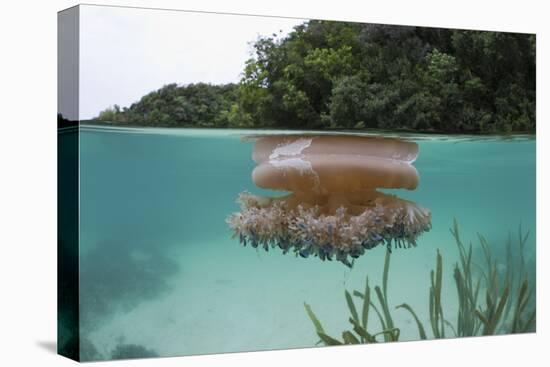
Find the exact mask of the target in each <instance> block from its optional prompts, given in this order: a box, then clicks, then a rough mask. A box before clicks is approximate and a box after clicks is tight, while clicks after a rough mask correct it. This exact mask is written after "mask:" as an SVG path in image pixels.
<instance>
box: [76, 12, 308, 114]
mask: <svg viewBox="0 0 550 367" xmlns="http://www.w3.org/2000/svg"><path fill="white" fill-rule="evenodd" d="M303 21H304V20H299V19H285V18H272V17H256V16H241V15H225V14H208V13H190V12H181V11H163V10H150V9H132V8H116V7H101V6H81V13H80V118H81V119H88V118H92V117H95V116H97V115H98V113H99V111H101V110H103V109H105V108H107V107H109V106H111V105H114V104H118V105H120V106H129V105H130V104H131V103H133V102H136V101H137V100H139V99H140V98H141V97H142V96H143V95H145V94H147V93H148V92H151V91H153V90H156V89H159V88H161V87H162V86H163V85H165V84H169V83H178V84H188V83H196V82H207V83H213V84H221V83H229V82H237V81H239V79H240V73H241V72H242V70H243V67H244V63H245V61H246V60H247V59H248V58H249V57H250V53H251V51H252V45H251V44H250V42H252V41H255V40H256V39H257V38H258V36H259V35H271V34H272V33H279V30H282V31H283V32H282V35H283V36H284V35H286V34H288V32H290V31H291V30H292V28H293V27H294V26H295V25H297V24H300V23H302V22H303Z"/></svg>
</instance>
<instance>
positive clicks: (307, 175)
mask: <svg viewBox="0 0 550 367" xmlns="http://www.w3.org/2000/svg"><path fill="white" fill-rule="evenodd" d="M417 155H418V145H417V144H416V143H414V142H407V141H402V140H398V139H390V138H378V137H366V136H346V135H338V136H332V135H320V136H308V135H298V136H288V135H287V136H279V135H272V136H265V137H259V138H258V139H257V140H256V143H255V147H254V152H253V155H252V158H253V160H254V161H255V162H256V163H257V167H256V168H255V169H254V171H253V173H252V180H253V182H254V184H255V185H256V186H258V187H260V188H265V189H271V190H279V191H285V192H289V194H287V195H285V196H281V197H273V198H269V197H259V196H255V195H252V194H250V193H247V192H245V193H242V194H241V195H240V196H239V199H238V202H239V203H240V205H241V211H240V212H238V213H234V214H232V215H231V216H230V217H229V218H228V220H227V221H228V224H229V225H230V227H231V228H232V229H233V231H234V233H235V235H236V236H238V237H239V239H240V241H241V242H242V243H243V244H244V245H247V244H250V245H252V246H253V247H258V246H261V247H263V248H265V249H266V250H268V249H269V248H270V247H279V248H281V249H282V250H283V252H285V253H286V252H288V251H293V252H295V253H296V254H297V255H300V256H302V257H308V256H318V257H319V258H321V260H332V259H333V258H335V259H336V260H338V261H341V262H343V263H344V264H346V265H348V266H351V264H352V262H350V258H357V257H359V256H361V255H362V254H363V253H364V252H365V250H368V249H371V248H374V247H376V246H378V245H383V244H385V245H386V246H388V248H391V243H394V244H395V245H396V246H398V247H403V246H405V247H411V246H415V245H416V239H417V237H418V236H419V235H420V234H422V233H423V232H425V231H428V230H429V229H430V228H431V213H430V211H429V210H428V209H426V208H423V207H421V206H420V205H418V204H416V203H414V202H412V201H408V200H404V199H401V198H398V197H397V196H395V195H390V194H385V193H382V192H380V191H377V189H383V188H384V189H407V190H414V189H415V188H416V187H417V186H418V182H419V176H418V172H417V171H416V169H415V168H414V166H413V165H412V163H413V162H414V161H415V159H416V157H417Z"/></svg>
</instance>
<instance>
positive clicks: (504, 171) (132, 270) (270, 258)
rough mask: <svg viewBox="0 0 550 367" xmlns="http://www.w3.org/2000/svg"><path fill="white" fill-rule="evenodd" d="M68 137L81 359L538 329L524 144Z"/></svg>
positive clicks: (530, 172) (366, 136)
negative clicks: (76, 184) (75, 206)
mask: <svg viewBox="0 0 550 367" xmlns="http://www.w3.org/2000/svg"><path fill="white" fill-rule="evenodd" d="M79 139H80V141H79V144H80V146H79V163H80V238H79V243H80V248H79V251H80V254H79V261H80V275H79V276H80V278H79V279H80V281H79V282H80V283H79V287H80V293H79V297H80V298H79V315H80V316H79V320H80V321H79V322H80V358H81V360H104V359H122V358H141V357H156V356H177V355H193V354H208V353H224V352H242V351H256V350H273V349H288V348H306V347H315V346H325V345H338V344H358V343H383V342H394V341H410V340H422V339H438V338H455V337H466V336H481V335H498V334H511V333H526V332H534V331H535V329H536V327H535V325H536V307H535V303H536V302H535V299H536V294H535V286H536V283H535V281H536V279H535V273H536V269H535V258H536V249H535V242H536V241H535V240H536V238H535V232H536V228H535V144H536V140H535V136H534V135H506V136H468V135H444V134H441V135H435V134H431V135H430V134H412V133H411V134H399V133H393V134H388V133H382V132H362V133H356V132H351V133H344V132H342V133H336V132H326V131H324V132H315V131H304V132H299V131H285V130H276V131H268V130H254V129H250V130H239V129H182V128H136V127H107V126H99V125H81V126H80V132H79Z"/></svg>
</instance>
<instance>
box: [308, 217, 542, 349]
mask: <svg viewBox="0 0 550 367" xmlns="http://www.w3.org/2000/svg"><path fill="white" fill-rule="evenodd" d="M451 233H452V235H453V238H454V240H455V243H456V245H457V248H458V251H459V254H460V257H459V261H458V262H457V263H456V264H455V266H454V279H455V286H456V290H457V293H458V309H457V315H456V318H454V317H451V318H445V317H444V312H443V304H444V302H443V299H442V294H443V293H442V288H443V275H442V274H443V260H442V256H441V254H440V253H439V250H438V251H437V254H436V267H435V270H432V271H431V273H430V283H431V285H430V287H429V292H428V293H429V294H428V304H429V310H428V315H429V318H430V319H429V323H430V327H431V328H430V329H431V331H432V336H433V339H441V338H445V337H462V336H478V335H500V334H514V333H526V332H534V331H535V327H536V325H535V322H536V304H535V301H534V292H535V287H534V285H533V284H530V283H529V281H528V278H529V274H527V272H526V271H525V266H524V265H525V264H524V263H523V262H524V260H523V259H524V254H523V252H524V249H525V243H526V241H527V239H528V236H529V233H527V234H525V235H524V234H523V233H522V231H521V226H520V229H519V231H518V238H519V240H518V244H519V246H518V247H519V259H520V260H519V262H520V264H514V263H513V262H512V261H511V260H512V259H513V258H516V257H517V254H513V250H512V245H511V242H512V240H511V237H510V239H509V241H508V246H507V251H508V253H507V260H506V266H504V272H503V273H499V272H498V268H499V266H498V265H499V264H498V262H497V259H496V258H494V257H493V256H492V254H491V251H490V245H489V243H488V242H487V240H486V239H485V238H484V237H483V236H481V235H480V236H479V241H480V247H481V248H482V250H483V257H484V259H483V260H484V261H485V262H486V268H485V269H483V270H482V271H481V273H480V274H478V275H477V276H474V273H473V272H472V264H473V260H472V245H471V244H470V246H469V247H468V248H466V247H465V246H464V245H463V243H462V241H461V239H460V236H459V232H458V224H457V222H456V220H455V221H454V223H453V228H451ZM514 255H516V256H514ZM390 257H391V256H390V252H389V251H387V252H386V259H385V262H384V273H383V285H382V287H380V286H375V287H374V292H372V289H371V287H370V285H369V279H368V277H367V281H366V286H365V289H364V291H362V292H360V291H353V293H350V292H348V291H345V298H346V303H347V306H348V309H349V312H350V317H349V322H350V324H351V329H350V330H345V331H344V332H343V333H342V338H341V339H338V338H335V337H332V336H329V335H328V334H327V332H326V331H325V329H324V328H323V326H322V324H321V322H320V321H319V319H318V317H317V316H316V315H315V313H314V312H313V309H312V307H311V306H310V305H308V304H307V303H304V306H305V310H306V313H307V315H308V316H309V318H310V320H311V321H312V323H313V325H314V327H315V332H316V334H317V336H318V337H319V339H320V340H319V342H318V343H323V344H324V345H342V344H360V343H377V342H381V341H385V342H388V341H398V340H399V336H400V328H399V327H397V326H395V325H394V322H393V318H392V313H391V312H390V310H391V309H392V308H391V307H390V304H389V301H388V295H387V287H388V273H389V265H390ZM518 267H519V271H517V268H518ZM518 273H519V274H518ZM512 274H516V275H519V277H517V278H514V277H513V276H512ZM499 284H500V285H499ZM482 289H483V290H484V292H485V295H484V297H483V296H480V291H481V290H482ZM352 294H353V296H352ZM353 297H356V298H357V299H359V301H360V302H361V304H360V307H361V308H360V309H359V310H361V313H359V312H358V307H357V306H356V305H355V300H354V298H353ZM376 304H377V305H378V306H377V305H376ZM395 309H403V310H405V311H407V312H409V313H410V315H411V316H412V318H413V319H414V322H415V324H416V326H417V328H418V334H419V338H420V339H422V340H425V339H428V333H427V332H426V329H425V328H424V325H423V323H422V321H421V320H420V319H419V317H418V316H417V314H416V313H415V312H414V310H413V308H412V307H411V306H410V305H409V304H408V303H403V304H401V305H398V306H396V307H395ZM371 311H374V313H375V314H376V316H377V319H378V321H379V325H380V326H379V329H378V331H376V332H374V331H372V329H373V327H372V322H370V318H371V317H370V315H372V312H371ZM445 315H448V314H447V313H445ZM450 320H456V322H455V323H454V324H453V323H452V322H451V321H450ZM382 339H383V340H382Z"/></svg>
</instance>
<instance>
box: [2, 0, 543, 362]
mask: <svg viewBox="0 0 550 367" xmlns="http://www.w3.org/2000/svg"><path fill="white" fill-rule="evenodd" d="M96 3H102V4H115V3H116V4H119V5H139V6H155V7H164V8H176V9H190V10H206V11H223V12H233V13H248V14H265V15H286V16H293V17H301V18H324V19H334V20H354V21H363V22H378V23H393V24H413V25H429V26H443V27H460V28H474V29H489V30H506V31H523V32H537V33H538V38H537V57H538V61H537V63H538V65H539V67H538V70H537V78H538V83H537V88H538V101H539V103H538V106H537V120H538V121H537V122H538V128H537V130H538V132H537V141H538V142H537V150H538V152H537V153H538V159H537V161H538V167H537V169H538V173H537V189H538V190H537V200H538V205H537V206H538V213H537V219H538V223H537V231H538V233H537V242H538V253H537V255H538V258H537V260H538V266H537V269H538V287H539V289H538V292H537V296H538V299H537V301H538V307H537V308H538V310H539V313H538V315H537V316H538V330H539V331H538V333H537V334H535V335H519V336H505V337H486V338H469V339H458V340H444V341H431V342H408V343H398V344H385V345H384V344H382V345H371V346H355V347H333V348H322V349H308V350H290V351H277V352H262V353H235V354H227V355H215V356H195V357H183V358H165V359H153V360H141V361H137V360H135V361H123V362H107V363H98V364H94V365H98V366H100V365H101V366H102V365H111V364H112V365H116V366H134V365H135V366H188V365H189V366H191V365H192V366H216V367H217V366H220V365H221V364H223V365H230V366H239V367H244V366H255V367H256V366H263V365H278V366H280V365H298V364H302V365H313V364H315V365H321V366H324V365H326V366H337V365H342V364H346V365H350V366H352V365H361V366H369V365H370V366H373V365H378V366H380V365H390V366H393V365H407V366H415V365H422V366H438V367H440V366H442V365H444V366H446V367H450V366H464V365H468V364H469V365H473V366H475V365H487V366H499V367H500V366H538V365H545V364H547V363H548V360H549V357H548V355H549V354H548V340H550V331H549V326H550V325H549V320H550V313H549V312H548V310H550V300H549V291H548V289H549V287H548V284H549V282H550V270H549V267H547V266H545V264H547V263H548V261H550V249H549V247H548V245H549V244H550V231H549V226H548V225H547V223H548V221H549V217H548V214H547V213H546V211H545V208H547V207H549V204H550V202H549V195H548V192H545V191H544V190H543V188H544V187H549V184H550V180H549V177H550V176H549V172H548V164H547V161H546V159H550V149H549V145H550V144H549V143H550V141H549V136H548V127H547V126H548V124H547V122H548V121H550V111H549V104H548V103H546V101H548V100H550V93H549V85H550V80H549V78H548V75H549V68H550V44H549V39H550V29H549V27H550V26H549V25H548V22H547V16H546V14H548V13H547V11H545V9H544V2H542V1H531V0H523V1H513V2H512V1H504V0H500V1H479V0H460V1H453V2H442V1H440V0H432V1H421V0H417V1H407V0H403V1H391V2H390V1H353V0H339V1H337V2H321V1H313V0H309V1H300V2H299V1H296V0H277V1H267V0H264V1H257V0H256V1H245V0H231V1H225V2H224V1H222V0H188V1H169V0H156V1H145V0H141V1H139V0H133V1H125V0H118V1H116V2H115V1H97V2H96ZM74 4H75V3H74V2H73V1H65V0H53V1H38V0H36V1H34V0H32V1H30V0H29V1H20V2H17V1H10V2H4V3H3V4H2V5H1V8H0V9H1V10H0V17H1V18H2V19H0V37H1V38H0V40H1V42H0V47H1V48H0V50H1V56H0V93H1V98H0V100H1V101H2V104H1V107H2V108H1V110H0V111H1V112H0V114H1V116H2V119H1V124H2V132H1V134H0V169H1V171H0V172H1V173H0V249H1V251H2V253H1V255H0V272H1V273H0V286H1V288H0V290H1V294H0V300H1V301H0V365H1V366H20V365H21V366H40V367H47V366H68V365H73V362H71V361H69V360H67V359H64V358H61V357H59V356H57V355H56V354H55V353H54V352H53V351H52V349H53V348H54V345H55V337H56V219H55V215H56V214H55V213H56V136H57V133H56V81H57V79H56V39H57V37H56V29H57V28H56V11H58V10H61V9H63V8H66V7H69V6H72V5H74ZM511 210H513V208H511Z"/></svg>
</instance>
